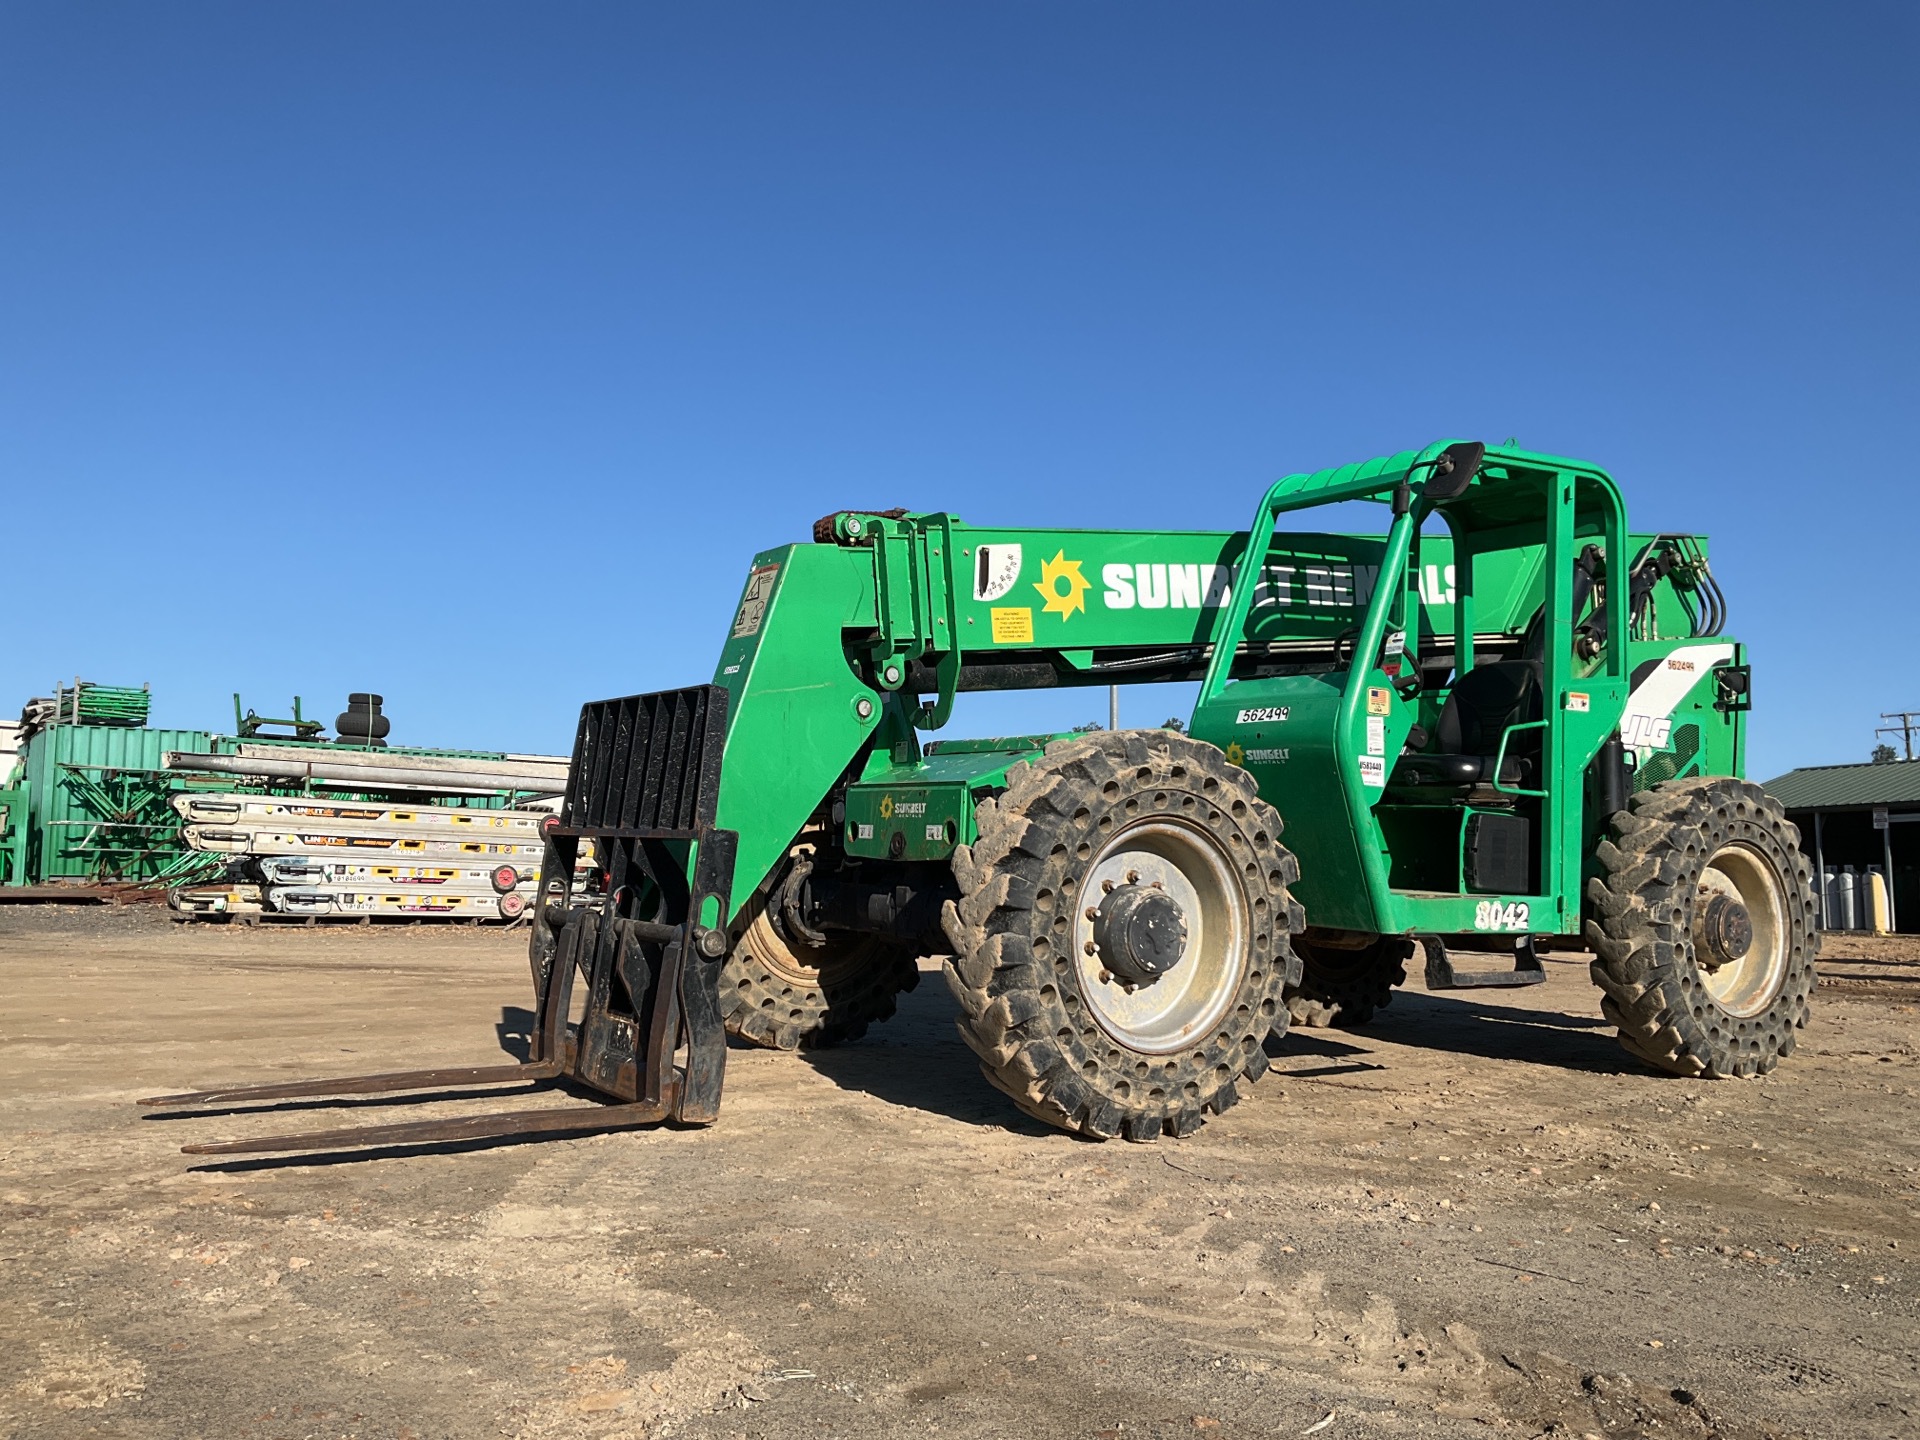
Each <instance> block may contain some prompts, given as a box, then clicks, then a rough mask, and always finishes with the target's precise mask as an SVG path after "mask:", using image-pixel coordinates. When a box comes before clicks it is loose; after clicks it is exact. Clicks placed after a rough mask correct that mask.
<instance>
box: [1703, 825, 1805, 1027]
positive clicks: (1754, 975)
mask: <svg viewBox="0 0 1920 1440" xmlns="http://www.w3.org/2000/svg"><path fill="white" fill-rule="evenodd" d="M1715 898H1725V899H1727V900H1731V901H1735V902H1737V903H1738V904H1739V905H1741V906H1743V907H1744V908H1745V910H1746V914H1747V918H1748V919H1749V920H1750V921H1751V923H1752V927H1753V940H1752V943H1751V944H1750V945H1749V946H1748V948H1747V951H1746V953H1745V954H1744V955H1742V956H1740V957H1739V958H1738V959H1734V960H1728V961H1726V962H1724V963H1722V964H1719V965H1712V964H1710V963H1709V959H1710V957H1709V956H1708V955H1706V954H1705V953H1704V948H1703V947H1702V945H1701V944H1700V943H1699V942H1698V940H1696V941H1695V944H1694V964H1695V967H1696V968H1697V969H1698V970H1699V972H1700V982H1701V984H1703V985H1704V986H1705V987H1706V990H1707V993H1708V994H1709V995H1711V996H1712V997H1713V1002H1714V1004H1716V1005H1718V1006H1719V1007H1720V1008H1721V1009H1722V1010H1724V1011H1726V1012H1727V1013H1728V1014H1729V1015H1734V1016H1743V1017H1744V1016H1749V1015H1758V1014H1759V1013H1760V1012H1761V1011H1763V1010H1765V1009H1766V1008H1767V1006H1769V1005H1771V1004H1772V1003H1773V999H1774V996H1776V995H1778V994H1779V993H1780V987H1781V985H1782V984H1783V983H1784V982H1785V980H1786V975H1787V960H1788V954H1787V906H1786V896H1785V893H1784V888H1783V887H1782V885H1781V883H1780V878H1779V876H1778V875H1777V874H1776V873H1775V871H1774V868H1773V866H1772V865H1771V864H1769V863H1768V861H1767V858H1766V857H1765V856H1764V855H1762V854H1761V853H1760V852H1759V851H1758V850H1755V849H1753V848H1752V847H1751V846H1748V845H1728V846H1726V847H1725V848H1723V849H1721V850H1719V851H1717V852H1716V853H1715V854H1714V856H1713V858H1712V859H1711V860H1709V861H1708V862H1707V867H1706V869H1705V870H1703V871H1702V872H1701V874H1700V890H1699V893H1698V894H1697V895H1696V896H1695V897H1694V914H1695V916H1696V917H1698V916H1699V915H1701V914H1702V913H1703V912H1704V910H1705V909H1706V907H1707V906H1708V905H1709V904H1710V903H1711V902H1712V901H1713V900H1714V899H1715Z"/></svg>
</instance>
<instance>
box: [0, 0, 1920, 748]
mask: <svg viewBox="0 0 1920 1440" xmlns="http://www.w3.org/2000/svg"><path fill="white" fill-rule="evenodd" d="M1917 13H1920V12H1916V10H1915V8H1914V7H1912V6H1911V5H1904V6H1896V5H1860V4H1856V5H1845V6H1826V7H1815V6H1811V5H1756V4H1740V5H1727V6H1711V5H1687V6H1674V5H1613V6H1584V7H1574V6H1564V5H1512V6H1491V5H1471V4H1467V5H1448V6H1434V5H1408V6H1377V7H1369V6H1330V7H1314V8H1313V9H1311V10H1310V9H1308V8H1307V7H1301V6H1295V7H1289V6H1282V5H1278V4H1228V3H1210V4H1206V5H1176V4H1154V5H1142V4H1117V3H1101V4H1090V3H1089V4H1074V3H1043V4H1034V3H1023V4H991V3H984V4H983V3H968V4H957V3H950V4H910V5H902V4H878V3H876V4H826V3H822V4H806V5H800V4H789V3H780V4H767V5H745V4H683V5H677V6H671V7H668V6H660V5H642V4H588V3H575V4H567V5H534V4H521V5H511V6H509V5H498V4H473V3H459V4H388V3H382V4H326V5H319V4H308V5H257V4H231V5H207V4H187V3H175V4H167V5H146V6H136V5H105V4H86V3H73V4H66V3H22V0H13V3H10V4H8V5H6V6H5V8H4V9H3V10H0V534H4V536H5V539H6V548H5V550H4V552H3V553H4V556H5V558H4V560H3V561H0V565H4V570H5V573H6V575H7V582H8V583H7V586H6V593H7V596H8V605H7V609H6V618H5V622H4V629H3V630H0V710H7V711H11V710H12V708H13V707H14V706H15V705H17V704H18V703H19V702H20V701H21V700H24V699H25V698H26V697H27V696H28V695H29V694H34V693H45V691H46V690H47V688H48V686H49V685H50V684H51V683H52V682H53V681H54V679H55V678H56V677H62V676H72V675H74V674H76V673H77V674H82V675H85V676H87V677H88V678H91V679H96V680H101V681H106V682H113V683H128V682H131V683H136V684H137V683H140V682H142V681H150V682H152V685H153V687H154V691H155V694H156V705H155V718H156V722H157V723H161V724H168V725H180V726H191V727H214V728H218V727H221V726H223V725H228V724H230V723H231V702H230V700H229V698H228V696H229V694H230V692H232V691H234V690H236V689H237V690H240V691H242V692H243V693H244V694H245V696H246V699H247V701H248V702H249V703H250V704H253V705H255V706H256V707H257V708H259V709H261V710H262V711H265V712H269V713H273V712H277V711H279V710H280V709H281V707H283V706H284V705H285V703H287V701H288V699H289V697H291V696H292V695H293V694H294V693H295V692H298V693H300V694H302V695H304V696H305V697H307V702H308V705H309V708H310V709H311V710H312V711H314V712H319V713H322V714H324V715H325V716H326V717H327V718H331V715H332V713H333V712H334V711H335V710H336V709H338V708H339V707H340V705H341V703H342V700H343V698H344V695H345V693H346V692H347V691H348V690H350V689H376V690H379V691H382V692H383V693H384V694H385V695H386V696H387V697H388V705H387V708H388V710H389V711H390V712H391V713H392V714H393V716H394V720H395V739H396V740H398V741H404V742H410V743H418V744H438V745H449V746H451V745H469V746H476V747H485V748H506V749H524V750H563V749H565V748H566V747H567V745H568V744H569V743H570V741H571V736H572V728H573V718H574V715H575V713H576V712H577V709H578V706H579V703H580V702H581V701H582V700H583V699H587V698H594V697H599V696H602V695H608V694H623V693H627V692H630V691H635V690H646V689H658V688H664V687H668V686H674V685H682V684H689V683H694V682H697V681H700V680H704V679H706V678H707V677H708V675H709V674H710V671H711V667H712V663H713V656H714V654H715V653H716V652H717V649H718V645H719V641H720V638H721V635H722V633H723V630H724V627H725V625H726V622H727V620H728V618H729V614H730V610H731V607H732V605H733V602H734V600H735V598H736V596H737V593H738V589H739V586H740V583H741V579H742V576H743V574H744V571H745V568H746V564H747V561H748V559H749V557H750V555H751V554H752V552H753V551H754V550H755V549H758V548H761V547H764V546H769V545H773V544H776V543H780V542H782V541H784V540H788V539H800V538H804V536H805V534H806V531H807V526H808V524H809V522H810V521H811V520H812V519H813V518H814V517H815V516H817V515H819V514H821V513H823V512H825V511H828V510H830V509H835V508H842V507H848V506H863V507H878V506H886V505H896V504H897V505H907V506H912V507H915V508H922V509H939V508H945V509H951V510H954V511H956V512H958V513H959V514H961V515H962V516H964V517H966V518H968V519H972V520H977V521H981V522H990V523H1014V524H1021V523H1026V524H1038V525H1073V524H1101V525H1121V526H1128V527H1143V528H1146V527H1192V528H1240V527H1242V526H1244V525H1245V524H1246V523H1247V519H1248V516H1249V514H1250V512H1251V510H1252V507H1253V505H1254V504H1255V502H1256V500H1257V498H1258V495H1259V492H1260V490H1261V489H1262V487H1263V486H1264V485H1266V484H1267V483H1268V482H1269V481H1270V480H1271V479H1272V478H1274V477H1276V476H1278V475H1280V474H1283V473H1285V472H1287V471H1289V470H1295V469H1304V468H1316V467H1318V466H1321V465H1325V464H1331V463H1337V462H1340V461H1344V460H1350V459H1357V458H1361V457H1364V456H1367V455H1372V454H1377V453H1381V452H1384V451H1389V450H1394V449H1399V448H1402V447H1405V446H1411V445H1418V444H1421V443H1424V442H1426V441H1427V440H1429V439H1431V438H1433V437H1435V436H1438V435H1443V434H1446V435H1470V436H1478V437H1485V438H1488V439H1491V440H1500V439H1504V438H1505V437H1507V436H1509V435H1512V436H1517V437H1518V438H1519V439H1520V441H1521V442H1522V443H1523V444H1526V445H1529V446H1532V447H1535V448H1539V449H1547V450H1557V451H1561V452H1565V453H1571V454H1575V455H1580V456H1584V457H1588V458H1591V459H1594V460H1596V461H1598V462H1600V463H1602V464H1605V465H1606V466H1608V467H1609V468H1610V469H1612V471H1613V472H1614V474H1615V475H1616V476H1618V477H1619V478H1620V479H1621V481H1622V482H1623V484H1624V485H1625V486H1626V487H1627V490H1628V495H1629V500H1630V504H1631V507H1632V514H1633V516H1634V519H1635V522H1636V524H1637V525H1638V526H1640V527H1647V528H1653V527H1658V528H1663V529H1682V528H1686V529H1698V530H1707V531H1710V532H1711V533H1712V535H1713V542H1714V554H1715V558H1716V568H1717V570H1718V571H1719V573H1720V574H1721V576H1722V578H1723V581H1724V583H1725V586H1726V588H1727V590H1728V592H1729V594H1730V597H1731V600H1732V607H1733V625H1732V629H1733V630H1734V632H1735V633H1736V634H1737V635H1738V636H1739V637H1740V638H1742V639H1744V640H1745V641H1747V643H1748V644H1749V645H1750V647H1751V649H1752V655H1753V659H1754V662H1755V665H1756V668H1757V679H1756V691H1757V703H1758V709H1757V712H1756V715H1755V720H1754V729H1753V744H1752V762H1751V769H1752V771H1753V772H1754V773H1755V774H1756V775H1759V776H1761V777H1765V776H1769V775H1772V774H1774V773H1776V772H1777V771H1780V770H1784V769H1786V768H1788V767H1790V766H1792V765H1796V764H1807V763H1816V762H1824V761H1841V760H1853V759H1864V758H1866V755H1867V753H1868V750H1869V748H1870V746H1871V744H1872V741H1873V734H1872V731H1873V727H1874V725H1875V724H1876V723H1878V722H1877V719H1876V715H1877V712H1879V711H1880V710H1883V709H1892V708H1896V707H1899V708H1912V707H1920V678H1916V677H1915V676H1914V675H1912V674H1910V673H1908V671H1909V667H1908V663H1907V662H1908V660H1909V659H1910V653H1911V649H1912V645H1911V639H1910V636H1909V635H1908V633H1907V629H1906V623H1907V621H1908V620H1909V619H1910V617H1911V616H1912V615H1913V614H1914V611H1915V604H1914V599H1913V592H1914V580H1913V578H1912V573H1911V569H1910V564H1911V556H1912V553H1913V546H1914V537H1915V531H1916V522H1917V521H1920V498H1917V497H1920V474H1916V470H1917V469H1920V466H1917V465H1916V461H1915V458H1914V453H1913V452H1914V444H1915V440H1914V425H1913V422H1914V420H1915V418H1916V404H1915V401H1916V397H1917V396H1920V384H1916V381H1917V380H1920V375H1917V374H1916V364H1915V359H1914V356H1915V347H1916V339H1915V336H1916V332H1917V331H1920V324H1917V323H1916V322H1920V305H1916V291H1917V289H1920V281H1916V278H1915V272H1916V267H1917V266H1920V235H1917V234H1916V215H1917V213H1920V206H1916V193H1915V192H1916V184H1917V182H1916V173H1920V167H1916V164H1915V155H1916V153H1920V102H1917V101H1916V94H1920V87H1916V85H1915V83H1914V78H1913V77H1914V75H1915V73H1916V67H1920V28H1917V22H1916V18H1915V17H1916V14H1917ZM1162 698H1163V697H1159V696H1155V697H1147V698H1143V699H1140V700H1139V701H1137V702H1136V701H1133V700H1129V702H1128V711H1127V718H1128V719H1130V720H1132V721H1135V722H1142V723H1145V722H1155V721H1158V720H1159V719H1161V718H1162V715H1163V713H1164V712H1165V711H1166V710H1168V709H1170V708H1172V706H1171V704H1165V703H1162ZM1048 707H1051V708H1048ZM1150 711H1151V712H1157V713H1148V712H1150ZM1043 712H1044V713H1043ZM1103 713H1104V693H1103V692H1086V693H1084V694H1082V695H1080V696H1077V697H1075V696H1060V695H1054V696H1050V697H1046V698H1045V699H1043V700H1039V701H1035V700H1032V699H1031V698H1028V699H1023V700H1021V701H1018V702H1016V701H1009V700H1004V699H1003V700H998V701H987V702H984V704H982V705H976V706H973V707H971V709H969V707H967V706H966V704H965V703H964V702H963V708H962V710H961V713H960V715H959V717H958V718H957V720H956V729H957V730H959V731H961V732H962V733H964V732H966V731H968V730H986V729H996V728H999V727H1000V724H1001V723H1002V722H1003V720H1005V719H1006V718H1007V717H1010V716H1011V717H1014V718H1017V719H1018V720H1019V721H1021V723H1034V724H1038V723H1049V722H1051V723H1059V724H1069V723H1072V722H1073V721H1076V720H1079V719H1091V718H1095V717H1097V716H1102V715H1103Z"/></svg>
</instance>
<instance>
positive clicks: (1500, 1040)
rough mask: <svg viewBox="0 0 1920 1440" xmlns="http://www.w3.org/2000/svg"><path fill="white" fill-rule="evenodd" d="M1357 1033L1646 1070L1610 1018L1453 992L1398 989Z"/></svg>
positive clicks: (1454, 1049) (1593, 1068)
mask: <svg viewBox="0 0 1920 1440" xmlns="http://www.w3.org/2000/svg"><path fill="white" fill-rule="evenodd" d="M1494 993H1498V992H1494ZM1505 993H1507V994H1512V993H1513V992H1511V991H1507V992H1505ZM1469 994H1471V992H1469ZM1362 1033H1364V1034H1366V1035H1377V1036H1378V1037H1380V1038H1381V1039H1383V1040H1392V1041H1393V1042H1394V1043H1396V1044H1401V1045H1417V1046H1419V1047H1420V1048H1422V1049H1425V1050H1439V1051H1443V1052H1446V1053H1450V1054H1455V1055H1471V1056H1475V1057H1477V1058H1479V1059H1483V1060H1518V1061H1521V1062H1522V1063H1525V1064H1530V1065H1549V1066H1552V1067H1553V1068H1555V1069H1558V1070H1582V1071H1589V1072H1592V1073H1595V1074H1603V1075H1636V1074H1638V1075H1644V1074H1651V1073H1653V1072H1651V1071H1649V1070H1648V1068H1647V1067H1646V1066H1645V1065H1643V1064H1641V1063H1640V1062H1639V1061H1637V1060H1635V1059H1634V1058H1633V1057H1632V1056H1631V1055H1629V1054H1627V1053H1626V1052H1625V1051H1624V1050H1622V1049H1621V1048H1620V1046H1619V1044H1618V1043H1617V1042H1616V1041H1615V1040H1614V1033H1613V1026H1612V1024H1611V1023H1610V1022H1608V1021H1606V1020H1604V1019H1602V1018H1601V1017H1599V1016H1597V1015H1571V1014H1567V1013H1566V1012H1564V1011H1559V1010H1537V1009H1533V1008H1531V1007H1528V1006H1523V1005H1515V1004H1512V1003H1500V1002H1496V1001H1494V1000H1491V999H1489V1000H1480V999H1473V998H1468V997H1467V996H1463V995H1461V994H1458V993H1455V992H1445V991H1443V992H1440V993H1433V992H1429V991H1424V990H1415V989H1405V990H1401V991H1398V992H1396V993H1395V995H1394V997H1393V1004H1392V1005H1390V1006H1389V1007H1388V1008H1387V1009H1385V1010H1382V1011H1381V1012H1380V1013H1379V1014H1378V1015H1376V1016H1375V1017H1374V1018H1373V1020H1372V1021H1371V1022H1370V1023H1369V1024H1368V1026H1367V1028H1366V1030H1365V1031H1364V1032H1362ZM1288 1039H1289V1040H1291V1039H1292V1037H1291V1036H1289V1037H1288ZM1283 1043H1285V1042H1283Z"/></svg>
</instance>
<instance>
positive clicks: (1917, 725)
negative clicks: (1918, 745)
mask: <svg viewBox="0 0 1920 1440" xmlns="http://www.w3.org/2000/svg"><path fill="white" fill-rule="evenodd" d="M1880 718H1881V719H1882V720H1898V721H1899V722H1900V723H1899V724H1898V725H1882V726H1879V727H1878V728H1877V729H1875V730H1874V732H1873V733H1874V734H1876V735H1895V734H1897V735H1898V736H1899V737H1900V742H1901V744H1902V745H1904V746H1905V747H1906V751H1907V759H1909V760H1911V759H1913V732H1914V731H1915V730H1920V710H1882V711H1881V712H1880Z"/></svg>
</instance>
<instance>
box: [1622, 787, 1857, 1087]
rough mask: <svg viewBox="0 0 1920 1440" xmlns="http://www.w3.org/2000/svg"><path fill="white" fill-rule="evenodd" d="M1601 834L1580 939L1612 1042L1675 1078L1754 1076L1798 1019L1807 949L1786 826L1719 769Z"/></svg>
mask: <svg viewBox="0 0 1920 1440" xmlns="http://www.w3.org/2000/svg"><path fill="white" fill-rule="evenodd" d="M1609 831H1610V834H1609V838H1607V839H1605V840H1602V841H1601V842H1600V845H1599V848H1598V850H1597V852H1596V858H1597V859H1598V861H1599V863H1600V869H1601V874H1600V875H1599V876H1598V877H1597V878H1595V879H1593V880H1590V881H1589V882H1588V885H1587V911H1588V917H1589V918H1588V920H1587V924H1586V938H1587V943H1588V944H1589V945H1590V946H1591V947H1592V949H1593V952H1594V955H1595V956H1596V958H1595V960H1594V961H1593V964H1592V967H1591V968H1592V974H1593V981H1594V984H1596V985H1598V986H1599V987H1600V989H1601V990H1602V991H1603V992H1604V993H1603V996H1602V999H1601V1001H1600V1008H1601V1010H1602V1012H1603V1013H1604V1014H1605V1015H1606V1017H1607V1018H1608V1019H1609V1020H1611V1021H1612V1022H1613V1023H1614V1024H1615V1025H1617V1026H1619V1027H1620V1043H1621V1044H1622V1045H1623V1046H1625V1047H1626V1049H1627V1050H1628V1051H1629V1052H1631V1053H1632V1054H1634V1055H1636V1056H1638V1057H1639V1058H1640V1059H1642V1060H1644V1061H1646V1062H1647V1063H1648V1064H1649V1065H1652V1066H1654V1067H1655V1068H1657V1069H1660V1070H1665V1071H1667V1072H1668V1073H1670V1074H1674V1075H1684V1076H1703V1077H1706V1078H1720V1077H1724V1076H1736V1075H1737V1076H1751V1075H1764V1074H1766V1073H1767V1072H1768V1071H1770V1070H1772V1069H1773V1068H1774V1066H1776V1065H1777V1064H1779V1063H1780V1061H1781V1059H1782V1058H1784V1057H1785V1056H1787V1055H1789V1054H1791V1053H1792V1051H1793V1048H1794V1045H1795V1043H1796V1042H1797V1041H1798V1038H1799V1032H1800V1031H1801V1030H1802V1029H1804V1028H1805V1026H1806V1024H1807V1017H1808V1000H1809V998H1810V997H1811V995H1812V993H1813V986H1814V978H1815V977H1814V959H1815V957H1816V955H1817V954H1818V952H1819V934H1818V932H1817V930H1816V928H1815V925H1814V908H1813V884H1812V876H1811V872H1810V870H1809V868H1808V866H1807V861H1806V857H1805V856H1804V855H1803V854H1802V853H1801V850H1800V844H1799V840H1800V835H1799V831H1798V830H1796V829H1795V828H1794V827H1793V826H1792V825H1791V824H1790V823H1788V821H1787V818H1786V814H1785V812H1784V811H1783V810H1782V809H1781V808H1780V802H1779V801H1777V800H1775V799H1774V798H1773V797H1772V796H1771V795H1769V794H1767V792H1766V791H1764V790H1762V789H1761V788H1760V787H1759V786H1757V785H1752V784H1749V783H1748V782H1746V781H1744V780H1734V779H1727V778H1720V779H1708V780H1680V781H1669V782H1667V783H1665V784H1662V785H1655V786H1653V787H1652V788H1651V789H1648V790H1644V791H1642V792H1641V793H1640V794H1638V795H1635V796H1634V797H1633V800H1632V802H1631V803H1630V804H1629V806H1628V807H1627V809H1625V810H1623V811H1621V812H1619V813H1618V814H1616V815H1615V816H1614V817H1613V820H1612V822H1611V824H1610V826H1609Z"/></svg>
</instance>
